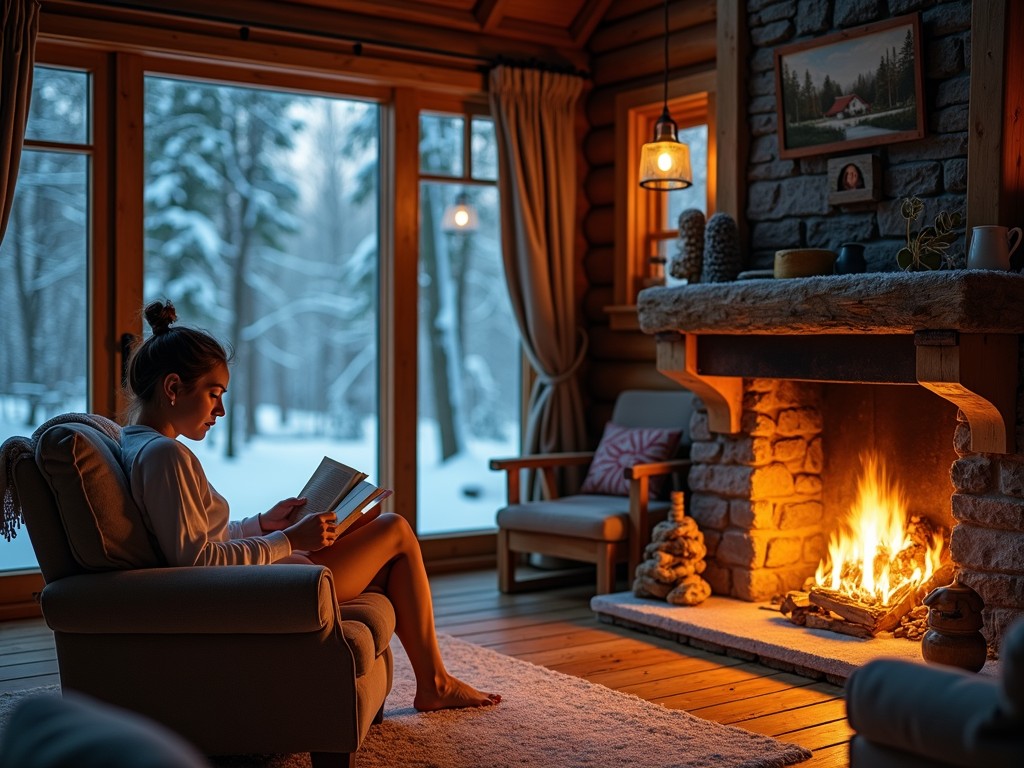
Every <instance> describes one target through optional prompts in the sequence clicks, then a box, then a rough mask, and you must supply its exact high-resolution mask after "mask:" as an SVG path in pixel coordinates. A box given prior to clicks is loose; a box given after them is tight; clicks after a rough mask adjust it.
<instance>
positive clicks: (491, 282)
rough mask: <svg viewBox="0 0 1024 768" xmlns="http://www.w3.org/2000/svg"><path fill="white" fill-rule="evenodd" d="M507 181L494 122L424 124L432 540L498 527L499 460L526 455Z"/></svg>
mask: <svg viewBox="0 0 1024 768" xmlns="http://www.w3.org/2000/svg"><path fill="white" fill-rule="evenodd" d="M496 181H497V146H496V143H495V135H494V124H493V122H492V121H491V120H489V119H485V118H481V117H472V116H468V115H450V114H433V113H424V114H422V115H421V117H420V262H419V264H420V266H419V283H420V296H419V354H418V357H419V385H418V390H419V396H418V402H419V430H418V440H417V442H418V446H417V447H418V450H417V468H418V477H419V482H418V491H419V493H418V496H419V498H418V510H419V517H418V521H419V526H418V529H419V532H420V533H421V534H425V533H442V532H452V531H461V530H474V529H476V530H480V529H487V528H493V527H494V512H495V510H496V509H498V508H499V507H500V506H501V505H502V503H503V500H504V494H505V488H504V484H503V478H502V477H501V475H500V473H497V472H490V471H489V470H488V468H487V462H488V459H490V458H491V457H493V456H498V455H514V454H516V453H518V450H519V414H520V410H519V403H520V396H519V380H520V367H519V361H520V353H519V341H518V332H517V330H516V326H515V320H514V318H513V316H512V310H511V306H510V302H509V297H508V291H507V289H506V287H505V279H504V269H503V266H502V260H501V239H500V232H499V223H498V218H499V217H498V190H497V187H496V185H495V184H496Z"/></svg>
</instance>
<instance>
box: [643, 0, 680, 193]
mask: <svg viewBox="0 0 1024 768" xmlns="http://www.w3.org/2000/svg"><path fill="white" fill-rule="evenodd" d="M664 7H665V104H664V108H663V109H662V112H661V117H659V118H658V122H656V123H655V124H654V141H650V142H648V143H646V144H644V146H643V149H642V150H641V153H640V186H641V187H643V188H644V189H653V190H657V191H659V192H667V191H669V190H672V189H686V188H687V187H689V186H691V185H692V184H693V174H692V173H691V172H690V148H689V147H688V146H686V145H685V144H683V143H682V142H681V141H679V136H678V133H677V131H678V128H677V127H676V123H675V120H673V119H672V115H671V114H669V111H668V0H665V3H664Z"/></svg>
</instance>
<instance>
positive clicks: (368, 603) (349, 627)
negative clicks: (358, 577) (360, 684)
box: [340, 592, 395, 677]
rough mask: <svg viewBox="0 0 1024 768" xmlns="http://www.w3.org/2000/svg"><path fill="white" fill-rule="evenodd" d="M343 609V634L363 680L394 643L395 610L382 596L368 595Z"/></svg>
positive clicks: (369, 593)
mask: <svg viewBox="0 0 1024 768" xmlns="http://www.w3.org/2000/svg"><path fill="white" fill-rule="evenodd" d="M340 608H341V619H342V621H341V632H342V634H343V635H344V636H345V639H346V640H347V641H348V645H349V647H350V648H351V649H352V655H353V657H355V662H356V676H357V677H362V676H363V675H364V674H365V673H366V672H367V671H368V670H369V669H370V668H371V667H372V666H373V663H374V661H375V660H376V659H377V657H378V656H380V655H381V654H382V653H384V651H385V650H386V649H387V647H388V644H389V643H390V642H391V636H392V635H393V634H394V633H395V609H394V607H393V606H392V605H391V601H389V600H388V599H387V598H386V597H385V596H384V595H382V594H380V593H379V592H364V593H363V594H361V595H360V596H359V597H357V598H354V599H353V600H346V601H345V602H344V603H342V604H341V606H340Z"/></svg>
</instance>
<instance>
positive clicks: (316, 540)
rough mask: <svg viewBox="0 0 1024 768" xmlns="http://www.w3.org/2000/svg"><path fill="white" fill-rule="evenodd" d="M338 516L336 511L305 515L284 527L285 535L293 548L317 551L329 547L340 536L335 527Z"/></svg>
mask: <svg viewBox="0 0 1024 768" xmlns="http://www.w3.org/2000/svg"><path fill="white" fill-rule="evenodd" d="M337 522H338V516H337V515H336V514H334V512H321V513H320V514H319V515H305V516H304V517H302V518H300V519H299V521H298V522H297V523H295V525H291V526H289V527H287V528H285V529H284V535H285V536H287V537H288V541H289V542H291V545H292V549H293V550H302V551H305V552H316V551H317V550H318V549H323V548H324V547H329V546H330V545H331V544H333V543H334V540H335V539H336V538H338V536H337V534H336V533H335V532H334V527H335V525H336V524H337Z"/></svg>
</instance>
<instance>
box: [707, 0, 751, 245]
mask: <svg viewBox="0 0 1024 768" xmlns="http://www.w3.org/2000/svg"><path fill="white" fill-rule="evenodd" d="M717 33H718V34H717V39H716V45H715V51H716V59H717V65H716V75H717V78H718V83H717V85H716V88H715V104H716V107H717V110H716V112H717V114H716V118H715V125H716V131H717V137H718V141H717V146H718V152H717V155H718V156H717V173H716V199H715V210H716V211H718V212H721V213H728V214H729V215H730V216H732V217H733V218H734V219H735V220H736V223H737V224H738V225H739V229H740V242H741V244H745V243H746V242H747V227H746V210H747V200H746V189H747V141H748V137H749V133H750V131H749V129H748V127H747V107H746V105H747V83H746V81H747V46H748V38H747V27H746V9H745V4H741V3H735V2H732V0H718V25H717ZM744 250H745V249H744Z"/></svg>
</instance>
